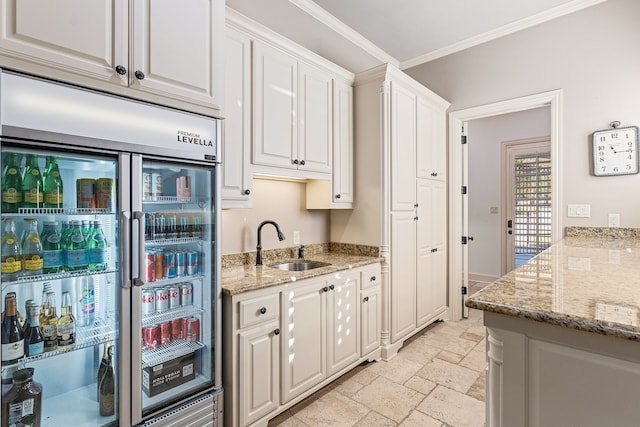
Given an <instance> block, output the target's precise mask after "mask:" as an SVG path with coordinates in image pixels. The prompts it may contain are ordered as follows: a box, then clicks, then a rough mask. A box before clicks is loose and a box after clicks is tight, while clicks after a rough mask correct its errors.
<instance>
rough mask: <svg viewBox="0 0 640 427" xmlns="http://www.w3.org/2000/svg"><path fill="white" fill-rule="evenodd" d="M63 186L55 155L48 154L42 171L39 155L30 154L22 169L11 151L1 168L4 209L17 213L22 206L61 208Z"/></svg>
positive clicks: (15, 155) (16, 156)
mask: <svg viewBox="0 0 640 427" xmlns="http://www.w3.org/2000/svg"><path fill="white" fill-rule="evenodd" d="M63 188H64V185H63V182H62V176H61V175H60V170H59V169H58V158H57V157H56V156H46V162H45V168H44V172H43V173H41V172H40V166H39V164H38V156H37V155H36V154H27V159H26V164H25V167H24V168H23V169H22V171H21V170H20V159H19V158H18V154H17V153H12V152H11V153H8V154H7V156H6V158H5V161H4V167H3V170H2V212H3V213H17V212H18V209H19V208H62V207H63V199H64V197H63V193H64V190H63Z"/></svg>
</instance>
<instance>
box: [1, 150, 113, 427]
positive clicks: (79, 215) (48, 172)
mask: <svg viewBox="0 0 640 427" xmlns="http://www.w3.org/2000/svg"><path fill="white" fill-rule="evenodd" d="M0 152H1V154H2V162H3V175H2V210H1V216H2V227H3V228H2V237H3V244H2V252H1V255H2V304H3V310H5V309H6V305H7V304H6V301H8V300H9V299H11V295H12V293H15V298H16V301H17V309H18V312H19V319H20V322H25V324H24V326H23V328H24V329H23V338H24V339H25V341H24V344H23V349H24V353H25V354H24V355H23V356H21V357H19V359H18V361H17V363H11V361H9V360H8V359H10V357H8V351H5V350H7V349H8V348H9V347H6V346H5V344H4V343H3V345H2V350H3V354H2V405H3V406H2V423H3V425H13V424H14V423H15V424H17V425H22V424H20V423H19V422H17V421H18V420H19V419H20V418H21V417H28V416H29V415H30V413H31V412H33V413H34V414H37V415H39V417H40V420H41V424H40V425H42V426H71V425H78V426H79V425H82V426H103V425H117V423H118V421H117V420H118V418H119V413H118V407H119V396H118V387H119V385H118V373H119V371H120V366H119V355H120V351H121V350H122V348H121V340H120V336H119V333H118V331H119V316H120V275H119V270H118V269H119V263H118V253H119V248H118V212H119V209H118V206H117V203H118V202H117V200H118V198H117V194H116V192H117V191H116V190H117V185H116V183H117V182H118V180H119V176H118V170H119V169H118V168H119V163H118V162H119V160H118V157H117V156H116V155H113V156H111V155H108V154H105V155H102V154H92V153H88V152H72V151H55V150H49V149H47V148H45V147H44V146H42V147H38V146H36V145H30V146H27V145H19V144H16V145H11V144H9V143H6V144H4V143H3V145H2V147H1V150H0ZM20 184H21V185H20ZM16 187H17V188H16ZM20 187H22V188H20ZM12 229H15V236H12V232H11V230H12ZM16 238H17V242H16ZM38 329H39V330H40V333H39V332H38ZM103 355H105V358H106V360H104V361H102V359H103ZM101 363H103V364H104V366H103V368H102V369H100V365H101ZM22 368H32V369H33V381H34V382H36V383H38V384H39V387H41V404H38V399H35V400H34V401H32V402H29V401H26V403H25V401H24V400H22V401H21V398H19V397H16V394H15V392H14V391H12V390H11V389H12V387H14V388H15V386H12V384H11V383H12V379H15V377H14V376H13V372H14V371H16V369H22ZM99 372H100V377H101V378H99V374H98V373H99ZM36 388H37V387H36ZM10 417H11V418H13V419H12V420H8V418H10ZM5 421H7V422H8V424H5ZM23 422H24V419H23Z"/></svg>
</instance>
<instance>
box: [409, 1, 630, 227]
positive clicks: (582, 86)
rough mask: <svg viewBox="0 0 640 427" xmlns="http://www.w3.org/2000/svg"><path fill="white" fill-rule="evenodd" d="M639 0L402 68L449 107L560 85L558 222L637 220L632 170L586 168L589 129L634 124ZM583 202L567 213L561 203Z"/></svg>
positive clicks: (601, 223) (604, 223) (588, 223)
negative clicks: (608, 172) (614, 173)
mask: <svg viewBox="0 0 640 427" xmlns="http://www.w3.org/2000/svg"><path fill="white" fill-rule="evenodd" d="M639 17H640V1H637V0H608V1H606V2H604V3H601V4H598V5H596V6H592V7H589V8H587V9H584V10H581V11H579V12H576V13H573V14H571V15H567V16H564V17H561V18H558V19H555V20H553V21H550V22H547V23H544V24H540V25H538V26H535V27H532V28H529V29H527V30H523V31H520V32H518V33H514V34H511V35H508V36H505V37H502V38H500V39H497V40H494V41H491V42H488V43H485V44H482V45H479V46H476V47H473V48H470V49H467V50H464V51H462V52H458V53H456V54H453V55H449V56H447V57H444V58H440V59H437V60H435V61H431V62H429V63H426V64H423V65H420V66H417V67H414V68H412V69H409V70H405V71H406V72H407V74H409V75H411V76H412V77H413V78H415V79H416V80H418V81H420V82H421V83H423V84H424V85H425V86H427V87H428V88H430V89H431V90H433V91H434V92H436V93H437V94H439V95H440V96H442V97H443V98H445V99H447V100H449V101H450V102H451V103H452V105H451V107H450V109H449V111H456V110H461V109H465V108H469V107H472V106H478V105H484V104H489V103H492V102H496V101H502V100H507V99H512V98H517V97H521V96H526V95H531V94H536V93H541V92H546V91H549V90H555V89H562V90H563V113H562V134H561V136H562V141H561V143H562V145H561V151H562V159H563V163H562V165H561V173H562V176H561V181H562V187H561V191H562V194H561V196H562V197H563V204H564V205H563V206H562V209H563V225H564V226H567V225H571V226H607V214H608V213H619V214H620V216H621V217H620V222H621V226H623V227H640V175H628V176H621V177H605V178H602V177H599V178H596V177H594V176H592V175H591V172H590V165H591V152H590V142H591V133H592V132H593V131H595V130H599V129H606V128H608V126H609V123H610V122H611V121H613V120H619V121H621V122H622V124H623V125H640V23H639ZM570 203H584V204H590V205H591V218H567V217H566V205H567V204H570Z"/></svg>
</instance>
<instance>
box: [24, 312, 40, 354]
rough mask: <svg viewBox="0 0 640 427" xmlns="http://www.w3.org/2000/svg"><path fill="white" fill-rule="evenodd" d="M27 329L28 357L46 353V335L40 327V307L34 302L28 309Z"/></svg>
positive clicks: (25, 340)
mask: <svg viewBox="0 0 640 427" xmlns="http://www.w3.org/2000/svg"><path fill="white" fill-rule="evenodd" d="M27 310H28V311H27V329H26V331H25V334H24V349H25V354H26V355H27V356H35V355H38V354H41V353H43V352H44V334H43V333H42V328H41V327H40V319H39V317H40V307H38V306H37V305H36V304H35V302H32V303H31V305H29V307H28V309H27Z"/></svg>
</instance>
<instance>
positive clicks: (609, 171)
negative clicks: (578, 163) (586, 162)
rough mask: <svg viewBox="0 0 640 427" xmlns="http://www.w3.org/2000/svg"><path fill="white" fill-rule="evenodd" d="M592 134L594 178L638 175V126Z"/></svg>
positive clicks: (612, 125)
mask: <svg viewBox="0 0 640 427" xmlns="http://www.w3.org/2000/svg"><path fill="white" fill-rule="evenodd" d="M610 126H611V129H605V130H599V131H595V132H593V136H592V138H591V141H592V144H593V174H594V175H595V176H612V175H632V174H637V173H638V126H628V127H622V128H621V127H618V126H620V122H618V121H615V122H611V124H610Z"/></svg>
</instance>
